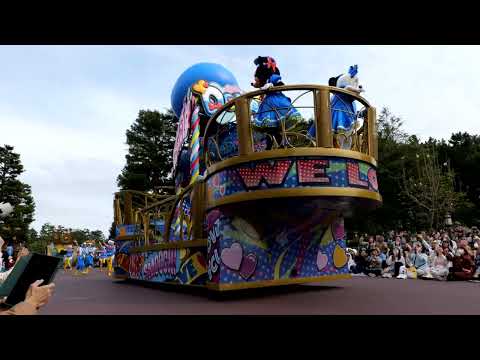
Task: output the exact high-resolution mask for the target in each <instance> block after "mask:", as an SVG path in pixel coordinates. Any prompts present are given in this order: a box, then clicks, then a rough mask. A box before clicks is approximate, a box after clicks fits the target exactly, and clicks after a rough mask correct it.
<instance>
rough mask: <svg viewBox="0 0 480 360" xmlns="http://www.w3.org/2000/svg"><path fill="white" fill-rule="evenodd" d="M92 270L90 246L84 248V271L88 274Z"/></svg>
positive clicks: (91, 250)
mask: <svg viewBox="0 0 480 360" xmlns="http://www.w3.org/2000/svg"><path fill="white" fill-rule="evenodd" d="M91 268H92V269H93V249H92V246H91V245H90V244H88V245H87V246H86V247H85V270H86V272H87V274H88V272H89V271H90V269H91Z"/></svg>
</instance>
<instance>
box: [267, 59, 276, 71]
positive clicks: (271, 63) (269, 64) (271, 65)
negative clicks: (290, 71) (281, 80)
mask: <svg viewBox="0 0 480 360" xmlns="http://www.w3.org/2000/svg"><path fill="white" fill-rule="evenodd" d="M267 59H268V60H267V64H266V65H267V68H269V69H272V70H273V72H275V71H276V70H277V63H276V62H275V60H273V59H272V58H271V57H268V58H267Z"/></svg>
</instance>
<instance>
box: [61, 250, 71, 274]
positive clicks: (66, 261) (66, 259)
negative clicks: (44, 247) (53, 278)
mask: <svg viewBox="0 0 480 360" xmlns="http://www.w3.org/2000/svg"><path fill="white" fill-rule="evenodd" d="M72 260H73V249H72V248H71V247H68V248H67V252H66V254H65V255H64V257H63V268H64V269H65V270H66V269H67V268H70V269H71V268H72V263H73V262H72Z"/></svg>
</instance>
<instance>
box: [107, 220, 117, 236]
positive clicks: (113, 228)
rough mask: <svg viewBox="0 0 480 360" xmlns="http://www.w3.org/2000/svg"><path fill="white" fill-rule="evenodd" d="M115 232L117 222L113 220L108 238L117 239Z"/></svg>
mask: <svg viewBox="0 0 480 360" xmlns="http://www.w3.org/2000/svg"><path fill="white" fill-rule="evenodd" d="M115 233H116V226H115V222H113V221H112V226H110V230H109V232H108V238H109V239H115Z"/></svg>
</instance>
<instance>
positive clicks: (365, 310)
mask: <svg viewBox="0 0 480 360" xmlns="http://www.w3.org/2000/svg"><path fill="white" fill-rule="evenodd" d="M55 283H56V285H57V287H56V292H55V295H54V296H53V298H52V301H51V302H50V303H49V304H48V305H47V306H45V308H44V309H43V311H42V314H44V315H55V314H59V315H67V314H78V315H83V314H86V315H87V314H88V315H112V314H129V315H137V314H138V315H148V314H159V315H174V314H182V315H213V314H222V315H228V314H240V315H241V314H255V315H263V314H265V315H279V314H285V315H296V314H298V315H313V314H359V315H360V314H361V315H365V314H397V315H398V314H441V315H447V314H480V283H471V282H448V283H447V282H437V281H425V280H397V279H376V278H374V279H372V278H368V277H355V278H352V279H350V280H341V281H335V282H328V283H327V282H325V283H319V284H310V285H299V286H290V287H281V288H270V289H257V290H254V291H250V292H248V293H245V292H243V293H239V294H236V295H234V296H229V297H227V298H225V299H222V300H221V302H220V301H216V300H211V299H208V297H207V295H206V294H205V292H204V291H189V292H186V291H185V290H184V291H180V292H178V291H173V287H171V286H170V287H166V286H163V287H160V288H158V287H153V288H152V287H149V286H142V285H139V284H134V283H129V282H122V281H112V279H110V278H108V277H107V276H106V274H105V273H101V272H100V271H98V270H95V272H93V273H91V274H89V275H86V276H73V275H71V273H64V271H63V270H60V271H59V273H58V275H57V277H56V279H55ZM198 290H202V289H198Z"/></svg>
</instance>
